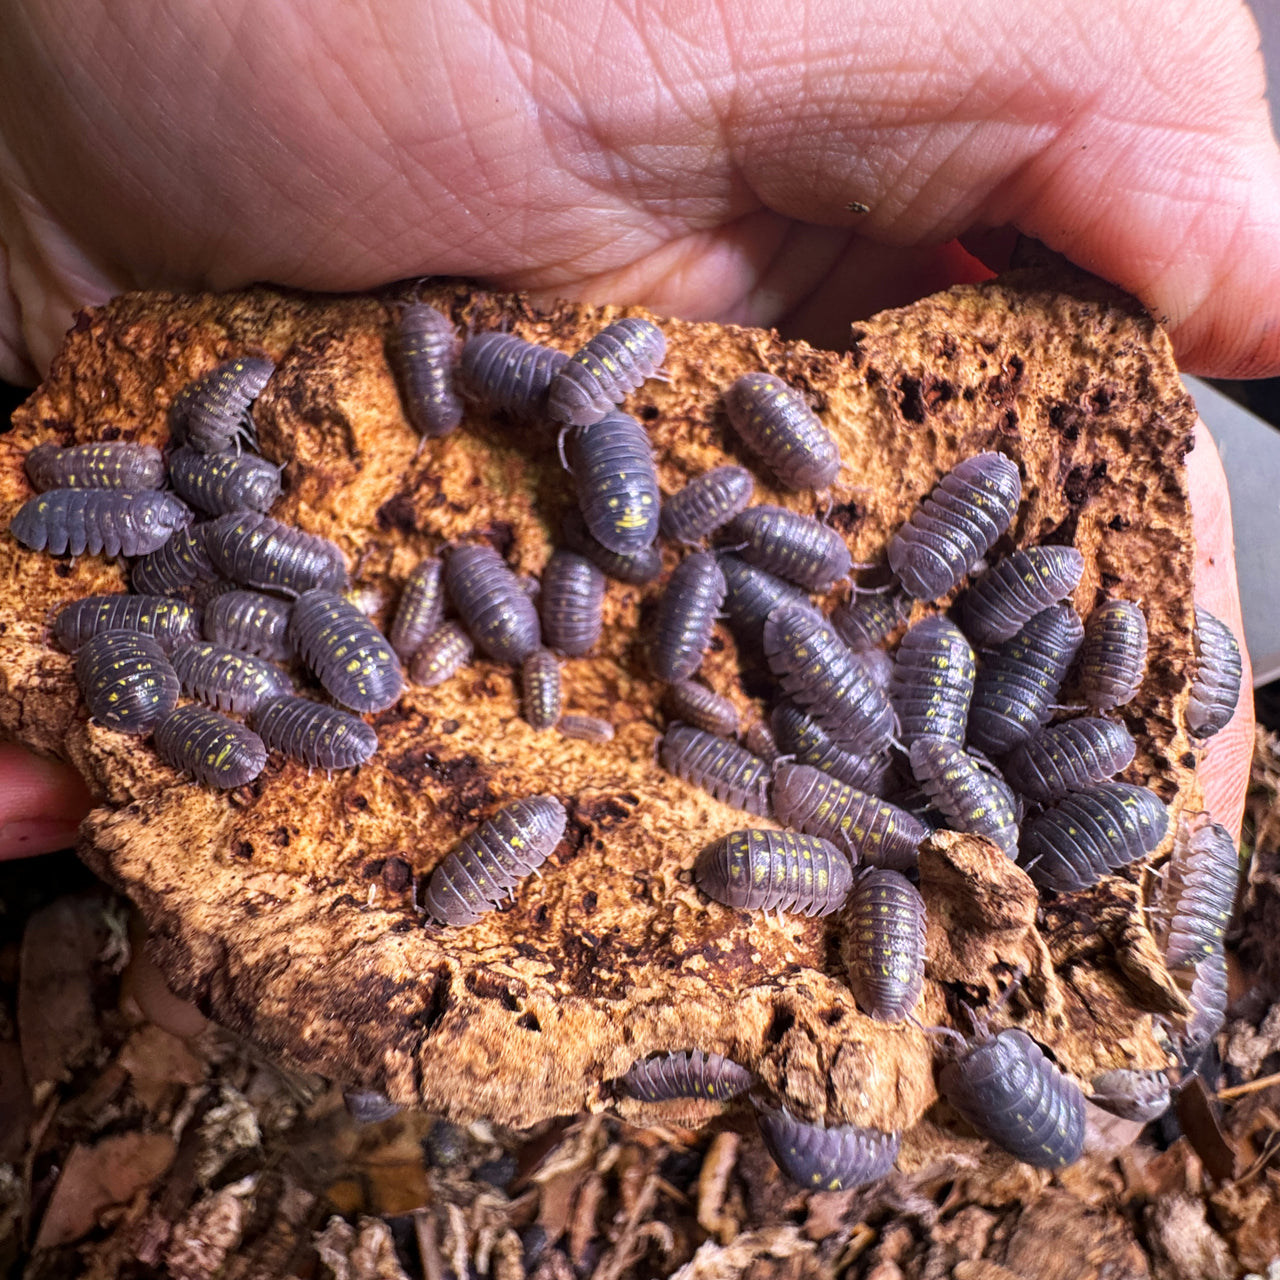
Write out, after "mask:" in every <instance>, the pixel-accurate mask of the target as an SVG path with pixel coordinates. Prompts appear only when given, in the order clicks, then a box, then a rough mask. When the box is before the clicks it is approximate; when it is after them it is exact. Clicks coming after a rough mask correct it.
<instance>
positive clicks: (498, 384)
mask: <svg viewBox="0 0 1280 1280" xmlns="http://www.w3.org/2000/svg"><path fill="white" fill-rule="evenodd" d="M568 360H569V357H568V356H567V355H566V354H565V353H564V352H563V351H557V350H556V349H555V347H542V346H539V345H538V344H537V343H536V342H526V341H525V340H524V339H523V338H517V337H516V336H515V334H513V333H499V332H498V331H497V330H493V331H490V332H489V333H477V334H475V335H474V336H473V337H470V338H468V339H467V340H466V342H464V343H463V344H462V377H463V381H464V382H465V383H466V384H467V386H468V387H470V388H471V389H472V390H473V391H474V392H475V393H476V395H477V396H479V397H480V399H481V400H482V401H483V402H484V403H485V404H486V405H487V406H488V407H489V408H490V409H496V410H498V411H499V412H502V413H509V414H511V415H512V417H515V418H520V419H524V420H528V419H530V418H533V417H536V416H537V414H538V413H539V412H540V411H541V410H542V409H543V408H544V407H545V406H546V402H547V389H548V388H549V387H550V386H551V382H552V379H553V378H555V376H556V374H557V373H559V372H560V370H561V369H562V368H563V367H564V365H565V364H566V363H567V362H568Z"/></svg>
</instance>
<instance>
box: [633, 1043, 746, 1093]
mask: <svg viewBox="0 0 1280 1280" xmlns="http://www.w3.org/2000/svg"><path fill="white" fill-rule="evenodd" d="M753 1081H754V1077H753V1076H752V1074H751V1072H750V1071H748V1070H747V1069H746V1067H740V1066H739V1065H738V1064H737V1063H736V1062H734V1061H733V1060H732V1059H730V1058H725V1057H722V1056H721V1055H720V1054H718V1053H703V1052H702V1050H701V1049H694V1050H693V1052H692V1053H688V1052H683V1051H682V1052H680V1053H664V1054H661V1055H659V1056H658V1057H656V1058H648V1059H646V1060H645V1061H643V1062H637V1063H636V1064H635V1066H633V1067H632V1068H631V1070H630V1071H628V1072H627V1074H626V1075H625V1076H623V1077H622V1078H621V1079H620V1080H619V1084H620V1085H621V1086H622V1089H623V1091H624V1092H625V1093H626V1094H627V1095H628V1096H629V1097H632V1098H639V1099H640V1101H641V1102H665V1101H667V1099H669V1098H698V1099H700V1100H702V1101H703V1102H728V1101H729V1099H730V1098H736V1097H737V1096H738V1094H740V1093H745V1092H746V1091H747V1090H748V1089H750V1088H751V1085H752V1083H753Z"/></svg>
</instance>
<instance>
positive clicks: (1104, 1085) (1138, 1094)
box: [1089, 1067, 1169, 1124]
mask: <svg viewBox="0 0 1280 1280" xmlns="http://www.w3.org/2000/svg"><path fill="white" fill-rule="evenodd" d="M1089 1101H1090V1102H1092V1103H1093V1104H1094V1105H1095V1106H1099V1107H1102V1108H1103V1109H1104V1110H1106V1111H1110V1112H1111V1113H1112V1114H1113V1115H1117V1116H1119V1117H1120V1118H1121V1119H1122V1120H1140V1121H1141V1122H1142V1123H1143V1124H1148V1123H1150V1122H1151V1121H1152V1120H1158V1119H1159V1118H1160V1117H1161V1116H1162V1115H1164V1113H1165V1112H1166V1111H1168V1110H1169V1077H1168V1076H1167V1075H1166V1074H1165V1073H1164V1072H1163V1071H1135V1070H1133V1069H1132V1068H1129V1067H1119V1068H1117V1069H1116V1070H1115V1071H1104V1072H1102V1073H1101V1074H1100V1075H1096V1076H1094V1077H1093V1092H1092V1093H1091V1094H1090V1095H1089Z"/></svg>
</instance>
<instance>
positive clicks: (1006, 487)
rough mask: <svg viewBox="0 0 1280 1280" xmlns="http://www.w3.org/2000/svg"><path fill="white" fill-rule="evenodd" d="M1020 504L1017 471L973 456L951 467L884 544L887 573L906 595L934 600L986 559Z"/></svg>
mask: <svg viewBox="0 0 1280 1280" xmlns="http://www.w3.org/2000/svg"><path fill="white" fill-rule="evenodd" d="M1021 498H1022V481H1021V479H1020V478H1019V476H1018V468H1017V466H1016V465H1015V464H1014V463H1013V462H1012V461H1010V459H1008V458H1006V457H1005V456H1004V454H1002V453H979V454H977V455H975V456H974V457H972V458H966V459H965V460H964V461H963V462H961V463H960V464H959V465H957V466H955V467H953V468H952V469H951V470H950V471H948V472H947V474H946V475H945V476H943V477H942V479H941V481H939V483H938V486H937V488H935V489H934V491H933V492H932V493H931V494H930V495H929V496H928V497H927V498H925V499H924V501H923V502H921V504H920V505H919V506H918V507H917V508H916V509H915V511H914V512H912V514H911V518H910V519H909V520H908V521H907V523H906V524H904V525H903V526H902V528H901V529H899V530H898V532H897V533H895V534H894V535H893V537H892V538H891V539H890V541H889V567H890V568H891V569H892V570H893V572H894V573H895V574H896V575H897V578H898V581H899V582H901V583H902V585H903V587H904V589H905V590H906V592H907V594H908V595H910V596H913V597H915V599H917V600H936V599H937V598H938V597H939V596H941V595H945V594H946V593H947V592H948V591H950V590H951V589H952V588H953V587H955V586H956V585H958V583H959V582H960V579H961V578H963V577H964V575H965V574H966V573H968V572H969V570H970V569H971V568H973V566H974V565H975V564H977V562H978V561H979V560H980V559H982V557H983V556H984V555H986V553H987V551H988V550H989V549H990V547H991V545H992V544H993V543H994V542H995V540H996V539H997V538H998V537H999V536H1000V535H1001V534H1002V533H1003V532H1004V531H1005V530H1006V529H1007V528H1008V527H1009V522H1010V521H1011V520H1012V519H1013V514H1014V512H1015V511H1017V509H1018V503H1019V501H1020V500H1021Z"/></svg>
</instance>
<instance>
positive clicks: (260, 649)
mask: <svg viewBox="0 0 1280 1280" xmlns="http://www.w3.org/2000/svg"><path fill="white" fill-rule="evenodd" d="M292 614H293V605H292V604H291V603H290V602H289V601H288V600H278V599H277V598H276V597H275V596H264V595H262V594H261V593H260V592H257V591H239V590H234V591H225V592H223V593H222V594H220V595H218V596H217V597H215V598H214V599H213V600H210V601H209V603H208V604H206V605H205V609H204V638H205V639H206V640H216V641H217V642H218V643H219V644H225V645H227V646H228V647H229V648H232V649H241V650H243V651H244V652H245V653H256V654H257V655H258V657H260V658H271V659H273V660H274V661H276V662H283V661H284V660H285V659H286V658H292V657H293V644H292V642H291V641H290V639H289V618H290V617H291V616H292Z"/></svg>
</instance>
